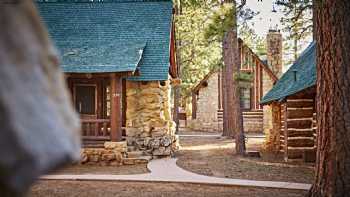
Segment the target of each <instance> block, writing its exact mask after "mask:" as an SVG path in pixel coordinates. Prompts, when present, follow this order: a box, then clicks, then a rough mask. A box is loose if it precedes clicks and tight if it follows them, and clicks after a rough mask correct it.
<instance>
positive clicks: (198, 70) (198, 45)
mask: <svg viewBox="0 0 350 197" xmlns="http://www.w3.org/2000/svg"><path fill="white" fill-rule="evenodd" d="M209 10H210V8H209V7H208V6H205V5H201V6H198V7H194V6H187V7H183V8H182V14H181V15H178V16H177V17H176V25H177V35H176V36H177V40H178V52H180V65H181V78H182V91H181V92H182V94H183V96H189V95H190V90H191V88H192V87H193V86H194V85H195V84H197V83H198V82H199V81H200V80H201V79H202V78H203V77H204V76H205V75H206V74H208V73H209V72H210V71H211V70H215V69H218V68H220V67H221V66H222V61H221V56H222V55H221V53H222V51H221V44H220V43H218V42H208V41H207V39H205V37H204V28H205V24H206V23H207V20H208V13H209Z"/></svg>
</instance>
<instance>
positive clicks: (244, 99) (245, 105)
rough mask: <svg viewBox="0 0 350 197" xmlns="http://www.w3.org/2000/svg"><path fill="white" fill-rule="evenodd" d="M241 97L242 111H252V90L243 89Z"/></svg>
mask: <svg viewBox="0 0 350 197" xmlns="http://www.w3.org/2000/svg"><path fill="white" fill-rule="evenodd" d="M240 97H241V98H240V100H241V108H242V110H247V109H250V88H241V89H240Z"/></svg>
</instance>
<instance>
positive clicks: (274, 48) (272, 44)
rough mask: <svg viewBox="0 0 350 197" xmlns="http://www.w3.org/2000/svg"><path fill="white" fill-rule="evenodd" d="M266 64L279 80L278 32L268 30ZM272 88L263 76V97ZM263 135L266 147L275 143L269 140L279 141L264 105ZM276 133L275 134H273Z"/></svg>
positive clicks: (270, 113)
mask: <svg viewBox="0 0 350 197" xmlns="http://www.w3.org/2000/svg"><path fill="white" fill-rule="evenodd" d="M266 41H267V64H268V66H269V67H270V68H271V70H272V72H273V73H274V74H275V75H276V76H277V77H278V78H280V77H281V75H282V67H283V63H282V41H283V40H282V34H281V32H280V31H276V30H269V32H268V34H267V37H266ZM272 86H273V83H272V81H271V80H269V77H268V76H267V74H266V73H264V75H263V95H265V94H266V93H267V92H268V91H269V90H270V89H271V88H272ZM263 112H264V127H263V128H264V133H265V135H266V136H267V138H266V145H268V144H275V142H270V141H269V140H271V139H274V140H279V139H278V136H277V135H278V133H277V129H273V124H272V117H273V116H272V108H271V106H268V105H264V106H263ZM274 132H276V133H274ZM267 148H268V149H271V148H272V149H273V148H274V147H267Z"/></svg>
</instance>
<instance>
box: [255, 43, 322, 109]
mask: <svg viewBox="0 0 350 197" xmlns="http://www.w3.org/2000/svg"><path fill="white" fill-rule="evenodd" d="M295 79H296V80H295ZM315 84H316V44H315V42H312V43H311V44H310V45H309V46H308V47H307V48H306V49H305V51H304V52H303V53H302V54H301V55H300V57H299V58H298V59H297V60H296V61H295V62H294V64H293V65H292V66H291V67H290V68H289V69H288V71H287V72H286V73H284V74H283V75H282V77H281V79H280V80H278V81H277V83H276V84H275V85H274V86H273V88H272V89H271V90H270V91H269V92H268V93H267V94H266V95H265V96H264V97H263V99H262V101H261V104H266V103H269V102H272V101H279V100H283V99H284V98H285V97H287V96H290V95H292V94H295V93H297V92H300V91H302V90H305V89H307V88H309V87H312V86H314V85H315Z"/></svg>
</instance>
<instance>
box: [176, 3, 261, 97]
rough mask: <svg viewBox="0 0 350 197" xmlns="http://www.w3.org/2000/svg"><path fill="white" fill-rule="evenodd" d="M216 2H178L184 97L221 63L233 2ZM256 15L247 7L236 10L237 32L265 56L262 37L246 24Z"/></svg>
mask: <svg viewBox="0 0 350 197" xmlns="http://www.w3.org/2000/svg"><path fill="white" fill-rule="evenodd" d="M218 2H219V1H214V0H213V1H211V0H207V1H205V0H199V1H192V0H182V1H181V6H179V4H178V3H177V7H178V10H181V13H180V14H179V15H177V16H176V31H177V32H176V38H177V41H178V48H177V50H178V52H179V53H180V54H179V56H180V57H179V59H180V61H179V63H180V65H181V78H182V85H181V87H182V91H181V92H182V97H183V98H185V97H188V96H190V93H191V88H192V87H194V86H195V85H196V84H197V83H198V82H199V81H200V80H201V79H202V78H203V77H204V76H205V75H206V74H208V73H209V72H210V71H213V70H218V69H220V68H221V67H222V66H223V60H222V38H223V35H224V33H225V32H226V31H227V30H228V29H229V28H232V27H233V25H234V20H233V19H234V17H233V14H232V13H233V4H224V5H221V4H219V3H218ZM257 14H258V13H254V12H253V11H251V10H250V9H249V8H246V9H241V10H239V11H238V33H239V37H241V38H242V39H243V40H244V42H245V44H247V45H248V46H249V47H251V48H252V49H253V50H254V51H255V52H257V53H258V55H264V54H266V48H265V39H263V38H260V37H258V36H257V34H256V33H255V31H254V30H253V29H251V28H250V27H249V25H248V23H247V21H249V20H250V19H251V18H252V17H254V16H256V15H257ZM243 78H244V79H247V77H243Z"/></svg>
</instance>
